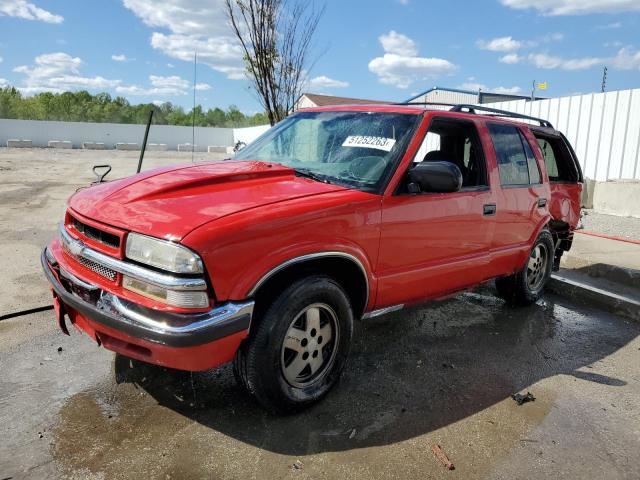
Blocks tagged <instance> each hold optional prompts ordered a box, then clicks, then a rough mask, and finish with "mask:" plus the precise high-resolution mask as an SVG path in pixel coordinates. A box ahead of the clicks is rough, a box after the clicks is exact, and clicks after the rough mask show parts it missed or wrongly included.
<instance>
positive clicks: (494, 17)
mask: <svg viewBox="0 0 640 480" xmlns="http://www.w3.org/2000/svg"><path fill="white" fill-rule="evenodd" d="M323 3H324V5H325V8H326V9H325V13H324V15H323V17H322V19H321V22H320V24H319V26H318V30H317V32H316V35H315V37H314V43H313V50H312V57H313V58H317V60H316V62H315V63H314V65H313V68H312V69H310V70H309V72H308V73H307V86H306V90H307V91H310V92H313V93H325V94H331V95H338V96H346V97H357V98H367V99H377V100H389V101H403V100H406V99H407V98H409V97H411V96H413V95H416V94H418V93H420V92H422V91H424V90H427V89H429V88H431V87H433V86H441V87H451V88H458V89H469V90H474V91H476V90H477V89H478V88H481V89H482V90H484V91H496V92H503V93H520V94H524V95H529V94H530V93H531V85H532V82H533V81H534V80H535V81H538V82H546V83H547V85H548V89H547V90H546V91H544V92H537V94H538V95H544V96H549V97H555V96H562V95H570V94H575V93H590V92H597V91H600V88H601V82H602V70H603V67H604V66H605V65H606V66H607V67H608V76H607V90H618V89H626V88H635V87H640V34H638V32H640V0H475V1H473V2H472V1H460V0H448V1H446V2H443V1H441V0H440V1H431V0H326V1H325V2H322V1H321V0H316V4H317V5H322V4H323ZM194 50H197V51H198V59H199V61H198V68H197V80H196V97H197V103H199V104H202V105H203V106H204V107H205V108H211V107H215V106H219V107H222V108H226V107H228V106H229V105H236V106H238V107H239V108H240V109H241V110H242V111H244V112H245V113H255V112H257V111H260V105H259V103H258V101H257V99H256V96H255V94H254V93H253V92H252V91H251V90H250V89H249V83H248V82H247V80H246V78H245V76H244V71H243V64H242V53H241V49H240V47H239V45H238V43H237V42H236V40H235V38H234V36H233V34H232V32H231V31H230V29H229V26H228V24H227V21H226V17H225V15H224V11H223V0H163V1H159V0H91V1H87V0H33V1H28V0H0V87H2V86H6V85H13V86H15V87H17V88H19V89H20V90H21V91H22V92H23V94H25V95H33V94H35V93H38V92H42V91H53V92H60V91H65V90H88V91H90V92H92V93H97V92H103V91H106V92H108V93H110V94H111V95H113V96H124V97H126V98H127V99H128V100H129V101H130V102H131V103H142V102H156V103H159V102H166V101H170V102H172V103H174V104H178V105H182V106H184V107H185V108H189V107H190V105H191V104H192V101H193V97H192V95H193V93H192V92H193V91H192V88H193V80H194V72H193V54H194Z"/></svg>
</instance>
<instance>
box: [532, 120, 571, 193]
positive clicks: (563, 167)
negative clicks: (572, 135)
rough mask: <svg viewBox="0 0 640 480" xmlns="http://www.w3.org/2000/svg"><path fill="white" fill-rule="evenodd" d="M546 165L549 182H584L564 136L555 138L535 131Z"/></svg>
mask: <svg viewBox="0 0 640 480" xmlns="http://www.w3.org/2000/svg"><path fill="white" fill-rule="evenodd" d="M533 134H534V135H535V137H536V139H537V140H538V145H539V146H540V150H542V156H543V157H544V163H545V165H546V167H547V173H548V174H549V180H550V181H552V182H563V183H577V182H580V181H582V173H581V172H580V167H579V166H578V165H577V161H576V160H575V157H574V155H573V154H572V153H571V150H570V147H569V146H568V145H567V142H566V139H564V138H563V137H562V136H555V135H549V134H544V133H541V132H536V131H535V130H534V131H533Z"/></svg>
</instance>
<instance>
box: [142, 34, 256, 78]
mask: <svg viewBox="0 0 640 480" xmlns="http://www.w3.org/2000/svg"><path fill="white" fill-rule="evenodd" d="M151 46H152V47H153V48H155V49H156V50H160V51H161V52H163V53H164V54H165V55H168V56H170V57H172V58H177V59H179V60H184V61H185V62H193V59H194V52H196V51H197V52H198V62H199V63H204V64H206V65H208V66H209V67H211V68H213V69H214V70H217V71H219V72H222V73H224V74H226V75H227V77H229V78H230V79H232V80H242V79H243V78H245V69H244V66H243V65H242V56H243V52H242V48H241V47H240V45H238V44H237V43H235V41H233V40H232V39H230V38H227V37H202V36H195V35H182V34H170V35H165V34H164V33H159V32H154V33H153V35H152V36H151Z"/></svg>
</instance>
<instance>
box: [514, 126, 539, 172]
mask: <svg viewBox="0 0 640 480" xmlns="http://www.w3.org/2000/svg"><path fill="white" fill-rule="evenodd" d="M519 133H520V140H521V141H522V146H523V147H524V154H525V155H526V157H527V165H528V166H529V180H530V182H529V183H532V184H536V183H542V182H541V181H540V169H539V168H538V162H537V161H536V157H535V156H534V155H533V150H531V145H529V140H527V137H525V136H524V134H523V133H522V132H519Z"/></svg>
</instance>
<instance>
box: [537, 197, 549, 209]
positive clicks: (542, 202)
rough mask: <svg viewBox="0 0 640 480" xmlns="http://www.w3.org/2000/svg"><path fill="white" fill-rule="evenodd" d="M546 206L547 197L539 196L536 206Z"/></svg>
mask: <svg viewBox="0 0 640 480" xmlns="http://www.w3.org/2000/svg"><path fill="white" fill-rule="evenodd" d="M546 206H547V199H546V198H539V199H538V208H543V207H546Z"/></svg>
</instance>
